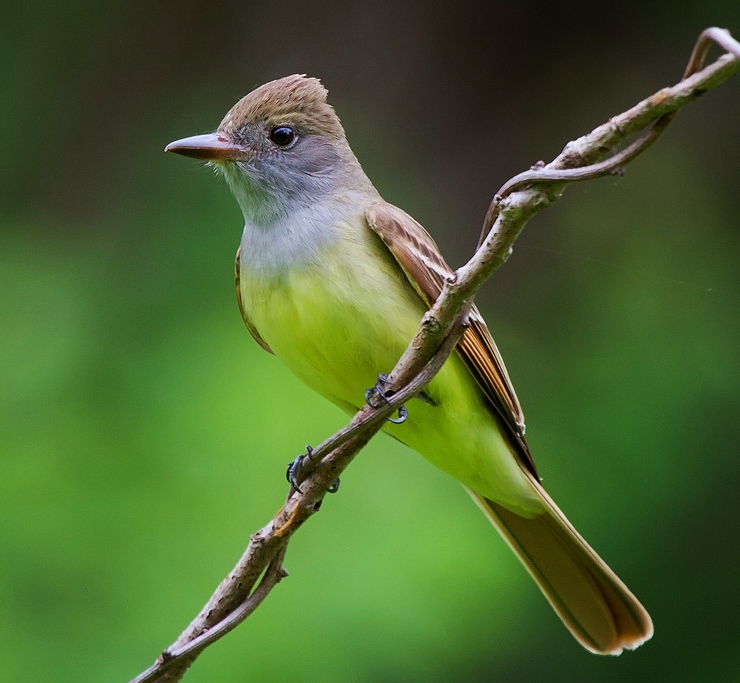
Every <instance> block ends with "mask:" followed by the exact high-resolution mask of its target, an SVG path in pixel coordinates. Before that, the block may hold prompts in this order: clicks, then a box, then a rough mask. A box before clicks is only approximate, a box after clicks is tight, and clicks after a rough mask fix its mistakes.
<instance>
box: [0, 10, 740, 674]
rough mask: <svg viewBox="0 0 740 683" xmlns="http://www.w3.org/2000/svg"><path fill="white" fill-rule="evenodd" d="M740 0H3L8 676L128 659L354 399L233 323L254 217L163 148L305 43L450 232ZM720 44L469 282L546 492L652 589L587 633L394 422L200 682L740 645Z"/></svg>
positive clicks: (0, 616)
mask: <svg viewBox="0 0 740 683" xmlns="http://www.w3.org/2000/svg"><path fill="white" fill-rule="evenodd" d="M713 24H716V25H720V26H727V27H728V28H730V29H731V30H733V31H734V33H735V35H736V36H738V35H740V5H739V4H738V3H737V0H726V1H724V2H723V1H722V0H709V1H708V2H703V3H698V2H674V3H631V4H630V3H609V4H607V3H598V4H597V3H592V2H586V1H585V0H582V1H581V2H571V3H544V2H540V3H537V2H520V3H503V2H469V3H454V6H449V5H448V3H441V2H440V3H427V4H423V3H422V4H419V3H416V2H410V0H403V1H395V2H381V3H374V4H373V3H360V2H356V3H340V2H336V1H332V0H324V1H323V2H313V3H298V2H294V1H292V0H286V1H285V2H283V3H279V4H278V3H266V2H260V3H257V2H236V1H235V0H233V1H232V2H215V3H205V2H196V1H192V0H191V1H182V0H181V1H180V2H174V0H166V1H164V2H158V3H149V2H143V1H142V0H138V1H137V2H127V3H114V2H105V1H101V0H96V1H95V2H91V1H87V2H85V1H79V2H76V3H62V2H45V3H44V2H41V3H20V2H12V1H11V2H5V3H3V5H2V9H1V10H0V112H1V114H2V115H1V116H0V153H1V154H2V157H1V158H2V163H0V202H1V204H0V209H1V210H0V216H1V217H2V224H1V225H0V321H1V322H0V373H1V374H0V458H1V460H0V464H1V466H2V476H0V558H1V560H0V679H2V680H7V681H20V680H29V681H30V680H34V681H36V680H39V681H40V680H44V681H46V680H53V681H85V682H86V681H125V680H127V679H129V678H131V677H133V676H134V675H136V673H138V672H139V671H140V670H141V669H143V668H145V667H146V666H148V665H149V664H150V663H151V662H152V661H153V659H154V658H155V657H156V655H157V653H158V652H159V651H160V650H161V649H162V648H163V647H165V646H166V645H168V644H169V643H170V642H171V641H172V640H173V639H174V638H175V637H176V636H177V634H178V633H179V632H180V630H181V629H182V628H183V627H184V626H185V625H186V624H187V623H188V621H189V620H190V618H191V617H192V616H193V615H194V614H195V613H196V612H197V611H198V609H199V608H200V606H201V605H202V604H203V602H204V601H205V600H206V599H207V598H208V596H209V595H210V593H211V591H212V590H213V588H214V587H215V586H216V585H217V583H218V582H219V581H220V579H221V578H222V577H223V576H224V574H225V573H226V572H227V571H228V570H229V569H230V568H231V566H232V565H233V563H234V562H235V561H236V559H237V558H238V556H239V555H240V552H241V550H242V548H243V547H244V546H245V544H246V542H247V540H248V537H249V534H250V533H251V532H253V531H255V530H256V529H257V528H259V527H260V526H262V525H263V524H264V523H266V522H267V520H268V519H269V518H270V517H271V516H272V514H273V513H274V512H275V510H276V509H277V508H278V507H279V505H280V503H281V501H282V500H283V497H284V495H285V493H286V484H285V481H284V479H283V471H284V467H285V463H286V462H287V461H288V460H289V459H291V458H292V457H293V456H294V455H295V454H297V453H298V452H300V451H301V450H302V449H303V447H304V444H306V443H317V442H318V441H320V440H321V439H322V438H323V437H325V436H326V435H328V434H330V433H331V432H332V431H334V430H335V429H337V428H338V427H340V426H341V425H342V423H343V420H344V418H343V416H342V415H341V414H339V413H338V411H336V410H335V409H334V408H333V407H332V406H330V405H329V404H327V403H326V402H324V401H323V400H322V399H320V398H318V397H315V396H313V395H312V394H311V393H310V392H308V390H306V389H304V388H303V387H302V386H301V385H299V384H298V382H297V381H296V380H294V379H293V378H292V377H291V376H290V375H289V374H288V373H287V372H286V371H285V370H284V369H283V368H282V367H281V365H280V363H279V362H278V361H277V360H275V359H274V358H272V357H270V356H268V355H267V354H265V353H264V352H262V351H261V350H260V349H259V348H258V347H257V346H256V344H254V343H253V342H252V340H251V339H250V337H249V335H248V333H247V331H246V330H245V329H244V327H243V325H242V322H241V319H240V317H239V313H238V311H237V308H236V304H235V300H234V294H233V291H232V286H233V285H232V280H233V276H232V261H233V255H234V252H235V249H236V246H237V244H238V240H239V235H240V225H241V216H240V213H239V210H238V208H237V206H236V203H235V202H234V201H233V200H232V198H231V197H230V195H229V193H228V190H227V189H226V187H225V185H224V184H223V183H222V182H220V181H219V180H218V179H216V178H215V177H213V174H212V173H211V172H210V171H208V170H206V169H204V168H203V167H202V166H201V165H199V164H197V163H196V162H193V161H191V160H186V159H182V158H178V157H174V156H166V155H164V154H163V153H162V150H163V147H164V145H165V144H166V143H167V142H169V141H171V140H173V139H176V138H178V137H183V136H186V135H191V134H195V133H199V132H205V131H209V130H212V129H213V128H215V126H216V125H217V124H218V122H219V121H220V119H221V117H222V116H223V114H224V113H225V112H226V110H227V109H228V108H229V107H230V106H231V105H232V104H233V103H234V102H235V101H236V99H238V98H239V97H240V96H241V95H243V94H245V93H246V92H247V91H249V90H251V89H252V88H253V87H254V86H256V85H258V84H260V83H262V82H264V81H266V80H270V79H272V78H276V77H279V76H283V75H286V74H289V73H295V72H301V73H308V74H311V75H316V76H319V77H321V78H322V79H323V81H324V83H325V84H326V86H327V87H328V88H329V90H330V92H331V101H332V102H333V104H334V105H335V107H336V108H337V110H338V112H339V114H340V116H341V117H342V119H343V121H344V123H345V127H346V129H347V132H348V135H349V138H350V142H351V143H352V145H353V147H354V149H355V151H356V153H357V154H358V156H359V158H360V159H361V161H362V162H363V164H364V166H365V168H366V170H367V172H368V174H369V175H370V176H371V177H372V178H373V179H374V180H375V181H376V184H377V185H378V187H379V189H380V190H381V192H382V193H383V194H384V195H385V197H386V198H387V199H388V200H390V201H392V202H394V203H396V204H398V205H400V206H402V207H404V208H405V209H407V210H408V211H409V212H410V213H412V214H413V215H414V216H415V217H416V218H417V219H419V220H420V221H421V222H422V223H423V224H424V225H426V226H427V227H428V229H429V230H430V232H432V234H433V235H434V236H435V237H436V238H437V239H438V241H439V243H440V245H441V247H442V248H443V250H444V252H445V254H446V255H447V256H448V260H449V261H450V262H451V263H452V264H453V265H459V264H460V263H462V262H463V261H464V260H465V259H466V257H467V256H468V255H469V254H470V253H471V250H472V248H473V245H474V244H475V241H476V239H477V234H478V230H479V226H480V222H481V219H482V216H483V214H484V212H485V209H486V207H487V204H488V202H489V200H490V198H491V195H492V193H493V192H494V191H495V190H496V189H497V188H498V187H499V186H500V185H501V184H502V183H503V182H504V181H505V180H506V179H507V178H508V177H510V176H511V175H513V174H514V173H516V172H518V171H520V170H523V169H525V168H527V167H528V166H530V165H531V164H533V163H534V162H536V161H538V160H539V159H545V160H549V159H551V158H552V157H553V156H555V155H556V154H557V153H558V152H559V151H560V149H561V148H562V146H563V145H564V144H565V142H567V141H568V140H570V139H572V138H574V137H576V136H578V135H581V134H583V133H586V132H588V131H589V130H591V129H592V128H593V127H595V126H596V125H598V124H600V123H601V122H603V121H604V120H606V119H607V118H608V117H609V116H610V115H612V114H616V113H618V112H620V111H622V110H623V109H626V108H627V107H629V106H630V105H632V104H633V103H634V102H636V101H637V100H639V99H641V98H643V97H645V96H647V95H649V94H651V93H652V92H654V91H655V90H657V89H659V88H660V87H662V86H664V85H668V84H671V83H673V82H675V81H676V80H677V78H678V77H679V76H680V73H681V71H682V70H683V66H684V63H685V61H686V60H687V58H688V54H689V51H690V49H691V46H692V45H693V42H694V39H695V38H696V36H697V35H698V33H699V32H700V30H701V29H703V28H705V27H706V26H709V25H713ZM738 112H740V77H735V78H734V80H732V81H730V82H728V83H726V84H724V85H723V86H721V87H720V88H719V89H718V90H716V91H713V92H711V93H709V94H708V95H706V96H705V97H704V98H702V99H701V100H700V101H699V102H698V103H697V104H694V105H692V106H691V107H689V108H688V109H686V110H684V111H683V112H682V113H681V114H680V116H679V117H678V118H677V119H676V121H675V122H674V124H673V125H672V126H671V128H670V129H669V130H668V132H667V133H666V134H665V135H664V137H663V138H662V139H661V140H660V142H659V143H658V144H657V145H656V146H655V147H653V148H652V149H651V150H649V152H648V153H647V154H645V155H644V157H642V158H640V159H638V160H637V161H636V162H635V163H633V164H632V165H630V167H629V169H628V172H627V174H626V175H625V176H624V177H623V178H619V179H616V178H612V179H606V180H601V181H597V182H591V183H589V184H588V185H583V186H580V187H572V188H571V189H569V190H568V192H567V193H566V195H565V197H564V198H563V199H562V201H560V202H559V203H558V204H557V205H556V206H554V207H553V208H551V209H550V210H548V211H546V212H545V213H544V214H541V215H540V216H538V217H537V219H536V220H535V221H533V222H532V224H531V225H530V226H529V227H528V228H527V229H526V231H525V233H524V235H523V236H522V237H521V239H520V241H519V242H518V245H517V248H516V249H515V252H514V256H513V258H512V259H511V260H510V262H509V264H507V266H506V267H505V268H504V269H502V270H501V271H500V272H499V273H497V274H496V275H495V276H494V278H493V280H492V281H491V282H490V283H489V284H488V285H487V287H486V289H485V291H484V292H483V293H482V294H481V296H480V297H479V304H480V307H481V308H482V309H483V311H484V313H485V315H486V317H487V319H488V320H489V323H490V326H491V328H492V330H493V332H494V335H495V336H496V338H497V340H498V342H499V345H500V348H501V349H502V352H503V354H504V356H505V357H506V359H507V364H508V367H509V371H510V373H511V375H512V377H513V379H514V381H515V383H516V386H517V390H518V393H519V396H520V398H521V400H522V402H523V404H524V409H525V413H526V415H527V425H528V436H529V438H530V442H531V445H532V448H533V451H534V453H535V456H536V458H537V462H538V464H539V467H540V472H541V474H542V475H543V478H544V483H545V485H546V486H547V488H548V490H550V492H551V493H552V494H553V496H554V498H555V499H556V500H557V501H558V502H559V503H560V504H561V506H562V507H563V508H564V510H565V511H566V512H567V513H568V514H569V516H570V517H571V519H572V520H573V521H574V523H575V524H576V526H577V527H578V528H579V529H580V530H581V531H582V533H583V534H584V535H585V536H586V538H587V539H589V541H590V542H591V543H592V544H593V545H594V546H595V547H596V548H597V549H598V550H599V552H600V553H601V554H603V556H604V557H605V558H606V559H607V560H608V561H609V562H610V564H612V566H613V567H614V568H615V570H617V572H618V573H619V574H620V575H621V576H622V577H623V578H624V579H625V581H626V582H627V583H628V585H629V586H630V587H631V588H632V589H633V590H634V592H635V593H636V594H637V595H638V596H639V597H640V598H641V599H642V600H643V602H644V603H645V605H646V606H647V607H648V609H649V610H650V611H651V613H652V615H653V618H654V621H655V626H656V635H655V637H654V639H653V640H652V641H651V642H650V643H648V644H647V645H645V646H644V647H643V648H641V649H640V650H638V651H637V652H635V653H628V654H625V655H623V656H622V657H620V658H600V657H595V656H592V655H589V654H587V653H586V652H585V651H584V650H582V649H581V648H580V647H579V646H578V645H577V644H576V643H575V641H573V640H572V638H571V637H570V635H569V634H568V633H567V632H566V631H565V629H564V628H563V627H562V626H561V624H560V623H559V620H558V619H557V618H556V617H555V615H554V614H553V613H552V611H551V610H550V608H549V606H548V605H547V604H546V602H545V600H544V599H543V598H542V597H541V596H540V595H539V592H538V590H537V589H536V587H535V586H534V584H533V582H532V581H531V580H530V579H529V578H528V577H527V575H526V573H525V572H524V571H523V570H522V568H521V567H520V566H519V564H518V562H517V560H516V559H515V558H514V557H513V555H512V554H511V553H510V552H509V551H508V549H506V547H505V546H504V544H503V542H502V541H501V540H500V539H499V538H498V536H497V534H496V533H495V531H494V530H493V529H492V528H490V526H489V525H488V523H487V522H486V520H485V519H484V517H483V516H482V515H481V514H480V513H479V511H478V510H477V509H476V507H475V506H474V505H473V504H472V503H471V502H470V500H468V498H467V496H466V495H465V493H464V492H463V490H462V489H461V488H460V487H459V486H458V485H457V484H456V483H455V482H454V481H452V480H450V479H448V478H446V477H445V476H444V475H442V474H441V473H439V472H437V471H435V470H434V469H432V468H431V467H430V466H428V465H427V464H426V463H425V462H424V461H423V460H422V459H421V458H419V457H418V456H416V455H415V454H413V453H411V452H409V451H406V450H405V449H404V448H403V447H401V446H399V445H397V444H396V443H393V442H391V440H390V439H387V438H386V437H380V438H378V439H377V440H375V441H374V442H373V443H372V444H371V446H370V447H369V448H367V449H366V450H365V451H364V452H363V453H362V454H361V455H360V457H359V458H358V459H357V460H356V461H355V463H354V464H353V465H352V467H351V468H350V470H348V471H347V473H346V474H345V476H344V477H343V483H342V490H341V492H340V493H339V494H338V495H336V496H334V497H331V498H330V499H329V500H327V502H326V503H325V505H324V508H323V509H322V513H321V515H319V516H318V517H317V518H315V519H314V520H313V521H312V522H311V523H310V524H309V525H307V526H306V527H305V528H304V529H302V530H301V532H300V534H298V536H297V537H296V538H295V539H294V541H293V542H292V543H291V547H290V551H289V554H288V558H287V568H288V570H289V572H290V578H289V579H288V580H286V581H285V582H283V583H282V584H281V585H280V586H279V587H278V588H277V589H276V590H275V592H274V593H273V594H272V595H271V596H270V598H269V599H268V600H267V602H266V603H265V604H264V605H263V606H262V607H261V608H260V609H259V610H258V612H257V613H256V614H255V615H254V616H253V617H252V618H251V619H250V620H249V621H248V622H247V623H246V624H244V625H242V626H241V627H240V628H239V629H238V630H237V631H236V632H234V633H232V634H231V635H229V636H228V637H227V638H226V639H225V640H223V641H221V642H220V643H219V644H218V645H216V646H215V647H213V648H212V649H211V650H210V651H208V652H207V653H206V654H205V655H204V656H202V657H201V659H200V660H199V661H198V662H197V664H196V665H195V667H194V668H193V670H192V671H191V672H190V673H189V675H188V678H187V680H188V681H193V682H196V681H268V682H269V681H286V680H299V681H414V680H424V681H453V680H469V681H606V682H611V681H615V682H616V681H630V682H633V681H731V680H740V647H739V646H738V636H740V622H738V616H737V615H738V608H739V607H740V588H739V587H738V586H739V583H738V580H737V573H738V568H739V566H740V552H739V551H738V548H740V540H739V539H738V537H739V536H740V522H739V520H740V514H739V513H738V511H737V507H736V501H737V491H738V486H739V485H740V476H739V474H740V465H739V464H738V460H739V459H738V452H737V447H736V444H737V442H738V439H739V438H740V420H738V399H739V398H740V389H739V388H738V383H739V382H738V380H740V372H739V364H738V361H737V350H738V330H739V329H740V305H739V301H738V291H739V288H740V276H739V275H738V269H737V266H736V263H737V260H738V255H739V254H740V244H739V242H740V231H739V230H738V228H739V227H740V218H739V216H740V192H738V189H739V188H740V142H739V141H740V116H739V115H738Z"/></svg>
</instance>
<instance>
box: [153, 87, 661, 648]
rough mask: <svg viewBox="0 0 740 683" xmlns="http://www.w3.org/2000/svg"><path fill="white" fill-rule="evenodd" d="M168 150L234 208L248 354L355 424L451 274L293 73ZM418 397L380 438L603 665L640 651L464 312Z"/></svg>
mask: <svg viewBox="0 0 740 683" xmlns="http://www.w3.org/2000/svg"><path fill="white" fill-rule="evenodd" d="M166 150H167V151H170V152H176V153H178V154H184V155H185V156H190V157H195V158H197V159H202V160H206V161H208V162H210V163H211V164H212V165H213V166H214V167H215V168H216V169H217V170H218V171H219V172H221V173H222V174H223V175H224V177H225V178H226V181H227V182H228V184H229V187H230V188H231V191H232V192H233V194H234V196H235V198H236V200H237V202H239V206H240V207H241V209H242V212H243V213H244V220H245V225H244V233H243V235H242V239H241V246H240V248H239V251H238V252H237V258H236V275H237V297H238V300H239V306H240V308H241V312H242V316H243V318H244V322H245V323H246V325H247V328H248V329H249V331H250V332H251V334H252V336H253V337H254V338H255V340H256V341H257V343H258V344H259V345H260V346H261V347H262V348H263V349H265V350H266V351H269V352H270V353H273V354H275V355H276V356H278V357H279V358H281V359H282V360H283V362H284V363H285V364H286V365H287V366H288V367H289V368H290V369H291V370H292V371H293V372H294V373H295V374H296V375H297V376H298V378H299V379H301V380H302V381H303V382H305V383H306V384H307V385H308V386H309V387H311V388H312V389H314V390H315V391H317V392H318V393H319V394H321V395H322V396H325V397H326V398H328V399H329V400H330V401H332V402H333V403H335V404H336V405H338V406H339V407H340V408H342V409H343V410H345V411H347V412H349V413H354V412H355V411H357V410H358V409H359V408H360V406H361V405H362V404H363V402H364V394H365V390H366V389H367V388H369V387H372V386H374V385H375V383H376V380H377V377H378V375H379V373H382V372H387V371H389V370H390V369H391V368H392V367H393V366H394V365H395V363H396V361H397V360H398V358H399V357H400V356H401V354H402V352H403V351H404V349H405V348H406V346H407V344H408V342H409V341H410V339H411V338H412V336H413V335H414V333H415V332H416V330H417V328H418V326H419V323H420V321H421V318H422V316H423V314H424V312H425V311H426V310H427V309H428V308H429V306H430V305H431V303H432V302H433V301H434V300H435V299H436V297H437V296H438V295H439V292H440V289H441V286H442V282H443V281H444V279H446V278H448V277H450V276H452V274H453V271H452V270H451V269H450V267H449V266H448V265H447V264H446V263H445V261H444V259H443V258H442V256H441V254H440V252H439V249H438V248H437V245H436V244H435V243H434V241H433V240H432V238H431V237H430V236H429V234H428V233H427V232H426V231H425V230H424V228H423V227H422V226H421V225H419V223H417V222H416V221H415V220H414V219H413V218H411V217H410V216H409V215H407V214H406V213H404V212H403V211H401V210H400V209H398V208H396V207H395V206H392V205H390V204H388V203H386V202H384V201H383V199H382V198H381V196H380V195H379V194H378V192H377V190H376V189H375V187H373V185H372V183H371V182H370V180H369V179H368V177H367V176H366V175H365V173H364V171H363V170H362V167H361V166H360V164H359V162H358V161H357V159H356V157H355V155H354V154H353V153H352V150H351V149H350V147H349V144H348V143H347V139H346V137H345V134H344V129H343V128H342V124H341V123H340V121H339V118H338V117H337V115H336V113H335V112H334V109H333V108H332V107H331V106H330V105H329V104H328V103H327V101H326V90H325V89H324V87H323V86H322V85H321V83H320V82H319V81H318V80H317V79H315V78H307V77H305V76H300V75H295V76H288V77H286V78H282V79H280V80H277V81H272V82H270V83H266V84H265V85H263V86H260V87H259V88H257V89H256V90H254V91H253V92H251V93H250V94H249V95H247V96H246V97H244V98H243V99H241V100H240V101H239V102H237V103H236V104H235V105H234V107H233V108H232V109H231V110H230V111H229V112H228V114H226V116H225V118H224V120H223V121H222V122H221V125H219V127H218V129H217V130H216V132H215V133H212V134H209V135H197V136H194V137H190V138H185V139H183V140H178V141H176V142H173V143H171V144H170V145H168V146H167V148H166ZM423 399H424V400H417V401H414V402H413V404H412V405H411V407H410V410H409V415H408V419H407V420H406V421H405V423H404V424H398V425H395V424H391V423H388V424H387V426H386V428H385V429H386V430H387V431H388V432H389V433H390V434H392V435H393V436H394V437H395V438H397V439H398V440H399V441H402V442H403V443H405V444H407V445H408V446H409V447H411V448H413V449H414V450H415V451H418V452H419V453H420V454H421V455H423V456H424V457H425V458H427V460H429V461H430V462H431V463H432V464H434V465H436V466H437V467H439V468H440V469H442V470H444V471H445V472H447V473H448V474H450V475H452V476H453V477H455V479H457V480H458V481H460V482H461V483H462V484H463V486H465V488H466V489H467V490H468V492H469V493H470V495H471V496H472V497H473V499H474V500H475V501H476V503H478V505H479V506H480V507H481V508H482V510H483V512H485V514H486V515H487V516H488V518H489V519H490V521H491V522H492V523H493V524H494V525H495V526H496V528H497V529H498V530H499V532H500V533H501V534H502V535H503V537H504V539H505V540H506V541H507V542H508V544H509V545H510V546H511V548H512V550H513V551H514V552H515V553H516V554H517V555H518V557H519V559H520V560H521V561H522V563H523V564H524V566H525V567H526V568H527V570H528V571H529V572H530V574H531V575H532V577H533V578H534V580H535V581H536V582H537V584H538V585H539V587H540V589H541V590H542V592H543V593H544V594H545V596H546V597H547V599H548V600H549V601H550V603H551V604H552V606H553V608H554V609H555V611H556V612H557V613H558V615H559V616H560V618H561V619H562V620H563V622H564V623H565V625H566V626H567V627H568V628H569V629H570V631H571V633H572V634H573V635H574V636H575V638H576V639H577V640H578V641H579V642H580V643H581V644H582V645H583V646H584V647H585V648H587V649H588V650H590V651H592V652H595V653H601V654H619V653H620V652H621V651H622V649H623V648H630V649H632V648H635V647H637V646H638V645H640V644H641V643H643V642H644V641H645V640H647V639H648V638H650V636H651V635H652V633H653V627H652V622H651V620H650V617H649V615H648V613H647V612H646V611H645V609H644V608H643V607H642V605H641V604H640V603H639V602H638V600H637V599H636V598H635V596H634V595H633V594H632V593H631V592H630V591H629V589H628V588H627V587H626V586H625V585H624V584H623V583H622V581H620V579H619V578H618V577H617V576H616V574H614V572H613V571H612V570H611V569H610V568H609V567H608V566H607V565H606V563H605V562H604V561H603V560H602V559H601V558H600V557H599V556H598V555H597V554H596V553H595V552H594V551H593V550H592V549H591V547H590V546H589V545H588V544H587V543H586V542H585V541H584V540H583V538H581V536H580V535H579V534H578V532H577V531H576V530H575V529H574V528H573V526H572V525H571V524H570V522H569V521H568V520H567V519H566V517H565V515H564V514H563V513H562V512H561V511H560V509H559V508H558V507H557V506H556V505H555V503H554V502H553V501H552V499H551V498H550V497H549V496H548V495H547V493H546V492H545V490H544V489H543V488H542V486H541V485H540V481H539V477H538V476H537V470H536V469H535V465H534V461H533V460H532V455H531V453H530V451H529V447H528V445H527V442H526V440H525V438H524V421H523V416H522V411H521V407H520V405H519V401H518V399H517V397H516V394H515V393H514V388H513V387H512V385H511V381H510V380H509V376H508V374H507V372H506V368H505V367H504V363H503V361H502V359H501V356H500V355H499V352H498V350H497V349H496V345H495V344H494V341H493V339H492V337H491V335H490V333H489V331H488V328H487V327H486V324H485V322H484V321H483V319H482V318H481V316H480V314H479V313H478V311H477V310H475V309H473V310H472V312H471V316H470V326H469V327H468V329H466V331H465V334H464V335H463V337H462V339H461V341H460V342H459V343H458V346H457V348H456V353H455V354H453V355H452V356H451V357H450V358H449V360H448V361H447V362H446V363H445V365H444V366H443V367H442V369H441V371H440V372H439V374H438V375H437V376H436V377H435V378H434V379H433V380H432V381H431V383H430V384H429V385H428V386H427V388H426V389H424V395H423Z"/></svg>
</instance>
